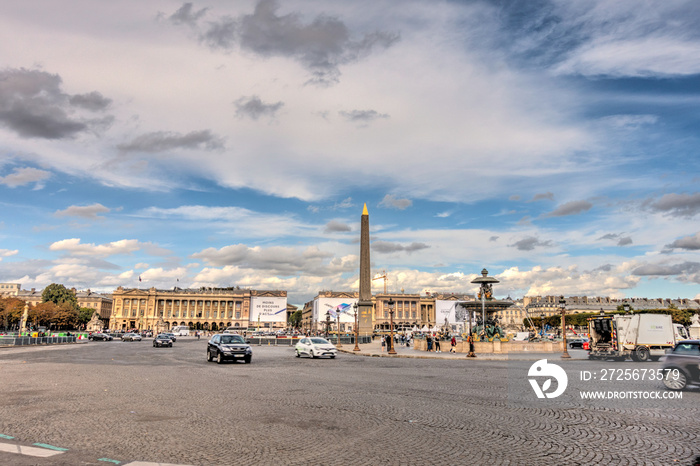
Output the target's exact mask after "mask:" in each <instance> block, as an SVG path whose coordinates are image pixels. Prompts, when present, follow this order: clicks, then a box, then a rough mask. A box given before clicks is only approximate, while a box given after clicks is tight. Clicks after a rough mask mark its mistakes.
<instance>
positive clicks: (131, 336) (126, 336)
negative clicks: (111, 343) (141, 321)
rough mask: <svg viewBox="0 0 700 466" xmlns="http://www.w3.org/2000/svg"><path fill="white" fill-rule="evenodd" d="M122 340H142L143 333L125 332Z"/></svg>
mask: <svg viewBox="0 0 700 466" xmlns="http://www.w3.org/2000/svg"><path fill="white" fill-rule="evenodd" d="M122 341H141V335H139V334H138V333H125V334H124V335H122Z"/></svg>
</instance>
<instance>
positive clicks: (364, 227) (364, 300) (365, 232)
mask: <svg viewBox="0 0 700 466" xmlns="http://www.w3.org/2000/svg"><path fill="white" fill-rule="evenodd" d="M357 307H358V314H359V315H358V316H357V318H358V328H359V333H360V335H372V331H373V325H372V277H371V275H370V259H369V212H367V204H365V206H364V208H363V209H362V217H361V221H360V296H359V300H358V302H357Z"/></svg>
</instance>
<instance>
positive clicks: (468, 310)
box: [462, 305, 476, 358]
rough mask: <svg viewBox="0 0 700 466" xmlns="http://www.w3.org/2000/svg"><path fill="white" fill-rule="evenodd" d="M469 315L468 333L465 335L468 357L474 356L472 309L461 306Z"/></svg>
mask: <svg viewBox="0 0 700 466" xmlns="http://www.w3.org/2000/svg"><path fill="white" fill-rule="evenodd" d="M462 307H463V308H464V309H465V310H466V311H467V314H468V315H469V334H468V335H467V343H468V344H469V352H468V353H467V357H468V358H475V357H476V353H474V338H473V337H472V311H471V310H470V309H469V308H468V307H467V306H466V305H463V306H462Z"/></svg>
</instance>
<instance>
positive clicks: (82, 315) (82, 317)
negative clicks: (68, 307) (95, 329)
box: [78, 307, 95, 325]
mask: <svg viewBox="0 0 700 466" xmlns="http://www.w3.org/2000/svg"><path fill="white" fill-rule="evenodd" d="M94 313H95V309H93V308H91V307H81V308H80V309H78V325H83V324H87V323H88V322H90V319H92V315H93V314H94Z"/></svg>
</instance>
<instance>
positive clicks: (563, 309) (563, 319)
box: [559, 296, 571, 359]
mask: <svg viewBox="0 0 700 466" xmlns="http://www.w3.org/2000/svg"><path fill="white" fill-rule="evenodd" d="M559 308H560V309H561V335H562V338H563V343H564V352H563V353H562V355H561V357H562V359H568V358H570V357H571V356H569V349H568V345H567V343H566V299H564V296H562V297H561V298H559Z"/></svg>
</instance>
